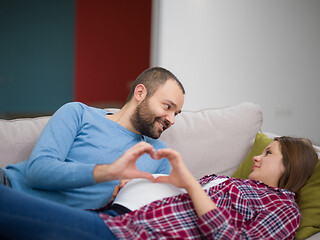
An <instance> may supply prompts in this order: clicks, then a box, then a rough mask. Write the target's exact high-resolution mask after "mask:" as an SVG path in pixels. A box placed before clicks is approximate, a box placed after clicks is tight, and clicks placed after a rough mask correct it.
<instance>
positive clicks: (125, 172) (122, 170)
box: [93, 142, 156, 183]
mask: <svg viewBox="0 0 320 240" xmlns="http://www.w3.org/2000/svg"><path fill="white" fill-rule="evenodd" d="M145 153H147V154H149V155H150V156H151V157H152V158H153V159H156V157H155V150H154V149H153V147H152V145H150V144H149V143H146V142H139V143H137V144H136V145H134V146H133V147H132V148H130V149H128V150H127V151H126V152H125V153H124V154H123V155H122V156H121V157H120V158H118V159H117V160H116V161H114V162H113V163H111V164H101V165H96V166H95V168H94V170H93V177H94V180H95V181H96V183H100V182H107V181H112V180H121V179H133V178H147V179H149V180H151V181H153V180H154V177H153V176H152V175H151V174H150V173H147V172H143V171H139V170H138V169H137V167H136V161H137V160H138V158H139V157H140V156H142V155H143V154H145Z"/></svg>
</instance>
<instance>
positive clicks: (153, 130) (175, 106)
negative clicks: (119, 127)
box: [131, 80, 184, 139]
mask: <svg viewBox="0 0 320 240" xmlns="http://www.w3.org/2000/svg"><path fill="white" fill-rule="evenodd" d="M183 101H184V95H183V93H182V90H181V88H180V87H179V86H178V84H177V83H176V82H175V81H173V80H168V81H167V82H166V83H165V84H164V85H163V86H160V87H159V88H158V90H157V91H156V92H155V93H154V94H153V95H152V96H151V97H147V98H145V99H144V100H143V101H142V102H141V103H140V104H139V105H138V106H137V109H136V111H135V113H134V114H133V115H132V117H131V123H132V125H133V127H134V128H135V129H136V130H137V131H138V132H139V133H140V134H142V135H146V136H148V137H151V138H155V139H156V138H159V137H160V135H161V133H162V132H163V131H164V130H166V129H167V128H169V127H170V126H171V125H173V124H174V122H175V116H176V115H177V114H179V113H180V112H181V108H182V105H183Z"/></svg>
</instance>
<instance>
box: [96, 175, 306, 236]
mask: <svg viewBox="0 0 320 240" xmlns="http://www.w3.org/2000/svg"><path fill="white" fill-rule="evenodd" d="M222 177H225V176H217V175H208V176H205V177H203V178H202V179H200V180H199V183H200V184H204V183H207V182H210V181H212V180H214V179H217V178H222ZM227 178H228V180H226V181H224V182H223V183H220V184H219V185H217V186H214V187H211V188H209V189H208V190H206V192H207V194H208V195H209V197H210V198H211V199H212V201H214V202H215V203H216V205H217V206H218V209H215V210H212V211H209V212H208V213H206V214H204V215H203V216H201V217H200V218H199V217H198V216H197V214H196V212H195V210H194V208H193V204H192V201H191V199H190V197H189V195H188V194H181V195H178V196H173V197H168V198H165V199H162V200H158V201H155V202H152V203H151V204H148V205H146V206H144V207H142V208H140V209H138V210H136V211H133V212H130V213H128V214H124V215H120V216H116V217H112V216H109V215H106V214H100V217H101V218H102V219H103V220H104V221H105V224H106V225H107V226H108V227H109V229H110V230H111V231H112V232H113V234H114V235H115V236H116V237H117V238H118V239H281V240H282V239H293V237H294V234H295V232H296V230H297V228H298V226H299V223H300V219H301V215H300V211H299V208H298V206H297V204H296V203H295V201H294V194H293V193H292V192H289V191H287V190H284V189H277V188H272V187H269V186H267V185H265V184H263V183H261V182H257V181H252V180H248V179H247V180H241V179H234V178H230V177H227Z"/></svg>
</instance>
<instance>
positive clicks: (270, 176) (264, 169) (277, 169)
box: [248, 141, 285, 187]
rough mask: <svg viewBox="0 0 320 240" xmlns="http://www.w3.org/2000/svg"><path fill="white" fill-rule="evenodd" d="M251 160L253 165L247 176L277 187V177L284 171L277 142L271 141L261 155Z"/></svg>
mask: <svg viewBox="0 0 320 240" xmlns="http://www.w3.org/2000/svg"><path fill="white" fill-rule="evenodd" d="M252 160H253V163H254V165H253V167H252V172H251V173H250V175H249V177H248V178H249V179H252V180H257V181H261V182H263V183H265V184H267V185H269V186H272V187H278V182H279V179H280V177H281V176H282V174H283V173H284V171H285V168H284V166H283V164H282V154H281V151H280V144H279V142H277V141H273V142H272V143H270V144H269V146H268V147H266V149H265V150H264V151H263V153H262V154H261V155H259V156H255V157H253V158H252Z"/></svg>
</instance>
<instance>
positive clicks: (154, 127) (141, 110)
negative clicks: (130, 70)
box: [0, 67, 184, 209]
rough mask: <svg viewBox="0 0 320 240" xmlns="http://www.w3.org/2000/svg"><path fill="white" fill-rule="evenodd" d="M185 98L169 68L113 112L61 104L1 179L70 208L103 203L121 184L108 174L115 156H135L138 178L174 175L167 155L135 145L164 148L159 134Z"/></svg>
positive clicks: (146, 77) (145, 79)
mask: <svg viewBox="0 0 320 240" xmlns="http://www.w3.org/2000/svg"><path fill="white" fill-rule="evenodd" d="M183 102H184V88H183V86H182V84H181V83H180V82H179V80H178V79H177V78H176V77H175V76H174V75H173V74H172V73H171V72H169V71H168V70H166V69H164V68H159V67H156V68H150V69H147V70H146V71H144V72H143V73H141V74H140V75H139V76H138V78H137V79H136V81H135V82H134V84H133V86H132V89H131V91H130V93H129V95H128V98H127V101H126V103H125V105H124V106H123V107H122V108H121V109H120V111H119V112H117V113H115V114H111V113H109V112H107V111H105V110H102V109H97V108H92V107H88V106H86V105H84V104H82V103H75V102H74V103H68V104H65V105H64V106H62V107H61V108H60V109H59V110H58V111H57V112H56V113H55V114H53V116H52V117H51V119H50V120H49V122H48V124H47V125H46V127H45V128H44V130H43V132H42V133H41V135H40V137H39V139H38V141H37V143H36V145H35V147H34V149H33V151H32V153H31V156H30V158H29V159H27V160H26V161H24V162H21V163H18V164H15V165H9V166H7V167H6V168H5V169H2V170H3V171H2V172H3V177H2V178H4V179H7V183H9V184H7V185H11V187H12V188H13V189H17V190H21V191H24V192H27V193H30V194H32V195H35V196H39V197H42V198H45V199H49V200H52V201H56V202H59V203H63V204H66V205H69V206H73V207H77V208H82V209H89V208H90V209H92V208H99V207H101V206H104V205H105V204H106V203H108V202H109V200H110V198H111V195H112V192H113V190H114V188H115V186H116V185H117V184H118V182H119V181H110V179H113V176H110V174H108V173H109V172H110V171H109V169H110V168H109V165H110V164H111V163H112V162H114V161H115V160H117V159H119V158H126V157H132V155H136V156H137V159H138V160H137V162H136V168H135V172H134V173H133V174H131V175H134V176H137V177H141V176H142V175H143V174H144V173H142V172H148V173H165V174H169V173H170V171H171V168H170V164H169V162H168V161H167V159H162V160H155V159H152V158H151V157H150V155H148V154H143V155H142V156H140V155H139V152H138V151H137V150H135V149H137V148H134V146H135V145H136V144H137V143H139V142H141V141H144V142H147V143H149V144H151V145H152V146H153V148H154V149H155V150H157V149H160V148H166V145H165V143H163V142H162V141H160V140H158V139H157V138H159V137H160V135H161V133H162V132H163V131H164V130H166V129H167V128H169V127H170V126H171V125H173V124H174V121H175V116H176V115H177V114H179V113H180V112H181V108H182V105H183ZM0 172H1V171H0ZM150 176H151V175H150ZM150 176H149V175H147V176H145V177H147V178H150Z"/></svg>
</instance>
